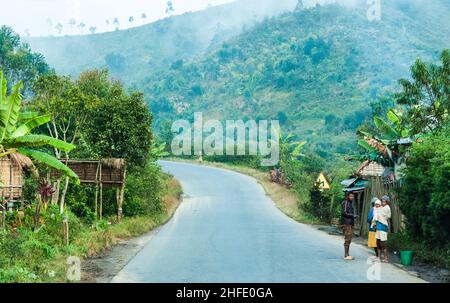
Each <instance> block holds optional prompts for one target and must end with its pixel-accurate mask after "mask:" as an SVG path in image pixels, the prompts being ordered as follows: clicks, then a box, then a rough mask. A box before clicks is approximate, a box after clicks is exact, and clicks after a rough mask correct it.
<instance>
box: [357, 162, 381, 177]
mask: <svg viewBox="0 0 450 303" xmlns="http://www.w3.org/2000/svg"><path fill="white" fill-rule="evenodd" d="M385 171H386V168H385V167H384V166H383V165H381V164H379V163H377V162H373V161H370V160H366V161H364V162H363V163H361V165H360V166H359V167H358V168H357V169H356V171H355V174H356V175H358V176H362V177H381V176H383V175H384V174H385Z"/></svg>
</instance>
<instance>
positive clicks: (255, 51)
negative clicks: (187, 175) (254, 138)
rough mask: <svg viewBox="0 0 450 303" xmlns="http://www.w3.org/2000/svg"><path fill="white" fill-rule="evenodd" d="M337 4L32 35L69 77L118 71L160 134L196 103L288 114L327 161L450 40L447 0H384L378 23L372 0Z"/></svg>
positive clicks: (236, 115) (285, 119) (244, 9)
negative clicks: (370, 13) (371, 13)
mask: <svg viewBox="0 0 450 303" xmlns="http://www.w3.org/2000/svg"><path fill="white" fill-rule="evenodd" d="M317 2H320V3H322V4H323V5H320V4H317ZM333 2H336V1H332V0H329V1H325V0H324V1H313V0H310V1H306V0H305V1H303V4H304V5H303V6H302V7H297V3H298V1H296V0H295V1H294V0H293V1H290V0H281V1H271V0H264V1H254V0H245V1H238V2H234V3H231V4H227V5H223V6H219V7H213V8H210V9H207V10H204V11H201V12H196V13H188V14H185V15H182V16H176V17H171V18H167V19H164V20H162V21H158V22H155V23H152V24H149V25H145V26H142V27H139V28H134V29H130V30H126V31H118V32H113V33H105V34H98V35H91V36H79V37H58V38H55V37H54V38H39V39H32V40H30V43H31V45H32V47H33V48H34V50H36V51H40V52H42V53H43V54H44V55H45V57H46V58H47V60H48V62H49V63H50V65H52V66H53V67H54V68H56V70H57V71H58V72H60V73H65V74H67V73H68V74H72V75H76V74H77V73H79V72H80V71H82V70H84V69H88V68H93V67H103V66H106V67H109V68H110V70H111V71H112V74H113V75H114V76H115V77H118V78H120V79H122V80H123V81H125V82H126V84H127V85H130V86H131V85H133V86H135V87H136V88H138V89H141V90H143V91H144V92H145V94H146V98H147V99H148V100H149V103H150V106H151V109H152V111H153V112H154V114H155V125H156V126H155V127H156V128H157V129H159V130H161V131H164V132H166V131H167V130H164V129H163V128H167V127H168V126H169V125H170V123H165V124H164V123H161V122H163V121H172V120H174V119H178V118H188V119H192V116H193V113H194V112H195V111H202V112H203V113H204V117H205V119H208V118H218V119H244V120H245V119H256V120H258V119H278V120H280V122H281V123H282V126H283V129H284V130H285V132H288V131H291V132H293V133H295V134H296V135H297V136H298V137H299V138H301V139H302V140H308V143H309V144H308V146H309V148H311V149H314V150H315V151H317V152H318V153H319V154H320V155H322V156H324V157H329V156H331V155H332V154H334V153H336V152H338V153H348V152H351V151H352V150H353V149H354V144H355V130H356V128H357V127H358V126H359V125H360V124H361V123H362V122H363V121H364V120H365V119H367V117H368V116H369V115H370V107H369V103H370V102H372V101H374V100H376V99H377V98H378V97H380V96H383V95H384V94H385V93H386V92H387V91H392V90H394V91H395V90H396V89H398V85H397V80H398V79H400V78H405V77H406V78H407V77H409V74H410V72H409V68H410V66H411V65H412V64H413V63H414V61H415V60H416V59H417V58H418V57H421V58H422V59H424V60H427V61H437V60H438V58H439V55H440V52H441V51H442V50H443V49H444V48H449V47H450V21H449V20H450V7H449V2H448V1H446V0H427V1H425V0H416V1H410V0H395V1H382V2H381V3H382V7H381V8H382V11H381V20H379V21H373V22H370V21H369V20H368V18H367V9H368V5H367V2H366V1H365V0H342V1H338V2H339V4H333ZM296 7H297V9H296ZM283 12H284V13H283ZM270 16H271V17H270Z"/></svg>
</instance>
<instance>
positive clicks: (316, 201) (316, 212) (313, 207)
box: [304, 183, 333, 223]
mask: <svg viewBox="0 0 450 303" xmlns="http://www.w3.org/2000/svg"><path fill="white" fill-rule="evenodd" d="M309 198H310V201H309V203H306V204H304V208H305V210H306V211H307V212H309V213H310V214H312V215H313V216H315V217H317V218H318V219H319V220H320V221H321V222H324V223H330V222H331V219H332V218H333V211H332V209H331V197H330V196H329V195H328V194H327V193H325V192H323V191H322V190H321V189H320V187H319V184H318V183H316V184H314V186H313V187H312V188H311V190H310V191H309Z"/></svg>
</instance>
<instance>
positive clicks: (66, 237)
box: [62, 218, 69, 246]
mask: <svg viewBox="0 0 450 303" xmlns="http://www.w3.org/2000/svg"><path fill="white" fill-rule="evenodd" d="M62 223H63V231H64V244H65V245H66V246H67V245H69V220H67V218H64V220H63V221H62Z"/></svg>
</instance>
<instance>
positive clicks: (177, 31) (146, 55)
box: [27, 0, 296, 84]
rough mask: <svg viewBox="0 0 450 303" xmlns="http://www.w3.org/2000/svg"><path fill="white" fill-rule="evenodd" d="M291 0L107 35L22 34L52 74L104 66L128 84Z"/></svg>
mask: <svg viewBox="0 0 450 303" xmlns="http://www.w3.org/2000/svg"><path fill="white" fill-rule="evenodd" d="M295 5H296V0H278V1H276V0H262V1H255V0H240V1H237V2H232V3H229V4H225V5H220V6H216V7H211V8H208V9H206V10H203V11H199V12H194V13H185V14H183V15H180V16H173V17H170V18H165V19H163V20H160V21H157V22H154V23H150V24H147V25H143V26H140V27H135V28H132V29H128V30H119V31H115V32H109V33H101V34H95V35H84V36H65V37H45V38H27V42H28V43H29V44H30V45H31V47H32V48H33V50H35V51H37V52H40V53H42V54H44V55H45V58H46V60H47V62H48V63H49V64H50V65H51V66H52V67H53V68H55V70H56V71H57V72H58V73H62V74H69V75H72V76H76V75H77V74H79V73H80V72H81V71H83V70H85V69H90V68H93V67H96V68H102V67H108V68H109V69H110V70H111V72H112V74H113V75H114V77H116V78H119V79H121V80H122V81H124V82H126V83H128V84H130V83H133V82H137V81H139V80H142V79H143V78H144V77H146V76H147V75H148V74H151V73H156V72H158V71H160V70H161V69H164V68H168V67H169V66H170V65H171V64H172V63H173V62H174V61H176V60H178V59H191V58H193V57H195V56H198V55H201V54H203V53H204V52H205V51H206V50H207V49H208V48H211V47H214V46H215V45H217V44H220V43H221V42H223V41H225V40H226V39H228V38H230V37H233V36H236V35H237V34H239V33H240V32H241V31H242V30H243V29H245V28H246V27H250V26H251V25H253V24H255V23H256V22H258V21H261V20H263V19H264V18H265V17H267V16H274V15H277V14H280V13H281V12H285V11H287V10H292V9H293V8H294V7H295Z"/></svg>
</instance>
